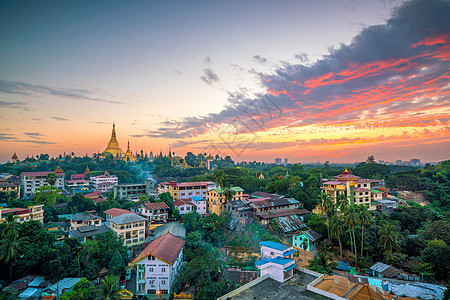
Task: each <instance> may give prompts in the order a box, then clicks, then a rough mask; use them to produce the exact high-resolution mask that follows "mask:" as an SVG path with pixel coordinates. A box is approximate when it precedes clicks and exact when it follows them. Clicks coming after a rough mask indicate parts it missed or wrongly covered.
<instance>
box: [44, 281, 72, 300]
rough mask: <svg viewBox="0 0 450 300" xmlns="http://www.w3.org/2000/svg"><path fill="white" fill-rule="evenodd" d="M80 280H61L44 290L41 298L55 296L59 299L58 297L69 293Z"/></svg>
mask: <svg viewBox="0 0 450 300" xmlns="http://www.w3.org/2000/svg"><path fill="white" fill-rule="evenodd" d="M80 280H81V278H74V277H68V278H64V279H61V280H60V281H58V282H56V283H54V284H52V285H51V286H49V287H47V288H46V289H44V291H43V292H42V294H41V296H42V297H45V296H56V297H57V298H58V299H59V296H60V295H62V294H63V293H65V292H70V291H71V290H72V288H73V286H74V285H75V284H76V283H77V282H78V281H80Z"/></svg>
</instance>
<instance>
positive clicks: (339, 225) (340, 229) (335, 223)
mask: <svg viewBox="0 0 450 300" xmlns="http://www.w3.org/2000/svg"><path fill="white" fill-rule="evenodd" d="M330 234H331V236H332V237H334V238H336V239H337V240H338V243H339V257H340V258H342V240H341V236H342V234H344V221H343V220H342V218H340V217H339V216H338V215H334V216H333V217H332V218H331V220H330Z"/></svg>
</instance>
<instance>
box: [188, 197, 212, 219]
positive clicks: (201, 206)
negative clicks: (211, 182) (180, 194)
mask: <svg viewBox="0 0 450 300" xmlns="http://www.w3.org/2000/svg"><path fill="white" fill-rule="evenodd" d="M191 199H192V201H193V203H195V205H196V206H197V208H196V212H197V213H198V214H200V215H205V214H206V213H207V210H206V206H207V205H206V204H207V203H208V201H206V197H205V198H204V197H200V196H193V197H192V198H191Z"/></svg>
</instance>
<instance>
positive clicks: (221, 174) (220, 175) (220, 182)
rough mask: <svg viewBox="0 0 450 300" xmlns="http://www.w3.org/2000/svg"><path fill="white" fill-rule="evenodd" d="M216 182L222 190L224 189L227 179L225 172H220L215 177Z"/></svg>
mask: <svg viewBox="0 0 450 300" xmlns="http://www.w3.org/2000/svg"><path fill="white" fill-rule="evenodd" d="M213 178H214V181H215V182H216V183H217V184H218V185H219V187H220V188H222V187H223V180H224V179H225V173H224V172H223V170H219V171H217V172H216V173H214V175H213Z"/></svg>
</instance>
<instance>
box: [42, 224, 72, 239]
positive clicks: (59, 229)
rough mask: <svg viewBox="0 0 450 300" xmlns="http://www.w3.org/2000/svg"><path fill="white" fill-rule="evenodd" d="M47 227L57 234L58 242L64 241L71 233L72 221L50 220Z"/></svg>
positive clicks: (49, 230)
mask: <svg viewBox="0 0 450 300" xmlns="http://www.w3.org/2000/svg"><path fill="white" fill-rule="evenodd" d="M45 227H46V228H47V231H48V232H51V233H53V234H54V235H55V236H56V241H57V242H63V241H64V240H65V238H66V237H67V236H68V234H69V229H70V223H69V222H68V221H56V222H48V223H46V224H45Z"/></svg>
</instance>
